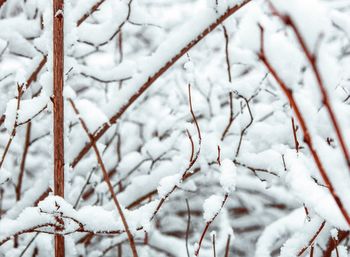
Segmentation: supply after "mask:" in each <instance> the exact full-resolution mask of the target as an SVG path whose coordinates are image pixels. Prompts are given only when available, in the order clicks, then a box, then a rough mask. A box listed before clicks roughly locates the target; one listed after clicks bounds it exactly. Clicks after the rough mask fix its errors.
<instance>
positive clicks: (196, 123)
mask: <svg viewBox="0 0 350 257" xmlns="http://www.w3.org/2000/svg"><path fill="white" fill-rule="evenodd" d="M188 102H189V108H190V113H191V115H192V119H193V122H194V124H195V126H196V129H197V134H198V145H199V146H198V150H197V152H196V154H195V156H194V157H193V156H191V160H190V161H189V163H188V166H187V168H186V169H185V171H184V172H183V173H182V176H181V180H180V181H179V182H180V183H181V182H182V181H183V180H184V179H185V178H186V175H187V173H188V171H189V170H190V169H191V168H192V167H193V165H194V164H195V163H196V161H197V160H198V157H199V154H200V152H201V145H202V136H201V130H200V128H199V124H198V121H197V118H196V115H195V114H194V111H193V106H192V94H191V85H190V84H188ZM176 188H177V185H175V186H173V188H172V189H171V190H170V191H169V192H168V193H167V194H166V195H165V196H163V197H162V198H161V199H160V201H159V203H158V205H157V207H156V210H155V211H154V212H153V215H152V217H151V220H153V219H154V217H155V216H156V214H157V213H158V211H159V210H160V207H161V206H162V205H163V204H164V202H165V200H166V199H168V198H169V196H170V195H171V194H172V193H173V192H174V191H175V190H176Z"/></svg>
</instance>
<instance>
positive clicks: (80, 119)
mask: <svg viewBox="0 0 350 257" xmlns="http://www.w3.org/2000/svg"><path fill="white" fill-rule="evenodd" d="M68 101H69V103H70V104H71V106H72V108H73V110H74V112H75V114H76V115H77V116H78V119H79V121H80V123H81V126H82V127H83V129H84V131H85V132H86V134H87V135H88V137H89V140H90V142H91V144H92V147H93V149H94V151H95V154H96V158H97V161H98V163H99V165H100V167H101V170H102V173H103V177H104V179H105V182H106V184H107V186H108V189H109V191H110V193H111V196H112V199H113V201H114V204H115V206H116V207H117V210H118V213H119V215H120V218H121V220H122V223H123V225H124V228H125V231H126V234H127V236H128V240H129V244H130V248H131V250H132V254H133V256H134V257H137V256H138V254H137V250H136V246H135V241H134V237H133V235H132V234H131V232H130V229H129V225H128V223H127V221H126V218H125V216H124V213H123V209H122V207H121V205H120V203H119V201H118V199H117V196H116V195H115V193H114V190H113V186H112V183H111V180H110V179H109V176H108V172H107V169H106V167H105V165H104V162H103V160H102V157H101V154H100V151H99V150H98V148H97V145H96V142H95V141H94V138H93V136H92V134H91V133H90V132H89V129H88V127H87V125H86V123H85V121H84V120H83V118H82V117H81V115H80V113H79V110H78V109H77V107H76V106H75V104H74V102H73V100H72V99H70V98H69V99H68Z"/></svg>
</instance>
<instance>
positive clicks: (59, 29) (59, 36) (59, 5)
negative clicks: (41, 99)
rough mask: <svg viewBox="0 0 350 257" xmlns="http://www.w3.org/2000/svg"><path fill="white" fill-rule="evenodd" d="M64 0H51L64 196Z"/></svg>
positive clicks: (59, 182) (58, 161)
mask: <svg viewBox="0 0 350 257" xmlns="http://www.w3.org/2000/svg"><path fill="white" fill-rule="evenodd" d="M63 4H64V0H54V1H53V94H54V95H53V141H54V194H55V195H58V196H60V197H63V198H64V102H63V84H64V32H63V29H64V15H63V10H64V9H63ZM64 256H65V249H64V237H63V236H62V235H58V234H56V235H55V257H64Z"/></svg>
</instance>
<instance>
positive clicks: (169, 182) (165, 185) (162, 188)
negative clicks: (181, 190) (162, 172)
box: [157, 174, 181, 198]
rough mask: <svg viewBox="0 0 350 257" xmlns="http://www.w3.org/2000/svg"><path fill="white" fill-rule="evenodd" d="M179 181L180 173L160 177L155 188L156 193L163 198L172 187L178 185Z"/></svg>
mask: <svg viewBox="0 0 350 257" xmlns="http://www.w3.org/2000/svg"><path fill="white" fill-rule="evenodd" d="M180 181H181V175H180V174H175V175H173V176H167V177H164V178H162V179H161V180H160V182H159V186H158V188H157V190H158V195H159V196H160V197H161V198H164V197H165V196H167V195H168V194H169V193H170V192H171V190H172V189H173V188H174V187H176V186H179V184H180Z"/></svg>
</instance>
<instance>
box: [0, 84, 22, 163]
mask: <svg viewBox="0 0 350 257" xmlns="http://www.w3.org/2000/svg"><path fill="white" fill-rule="evenodd" d="M22 94H23V88H22V85H19V84H17V106H16V117H15V121H14V123H13V127H12V131H11V134H10V137H9V139H8V141H7V144H6V146H5V150H4V153H3V155H2V157H1V161H0V169H1V167H2V165H3V163H4V161H5V158H6V155H7V153H8V151H9V149H10V146H11V143H12V141H13V139H14V137H15V136H16V131H17V126H18V115H19V114H18V112H19V109H20V105H21V97H22Z"/></svg>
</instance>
